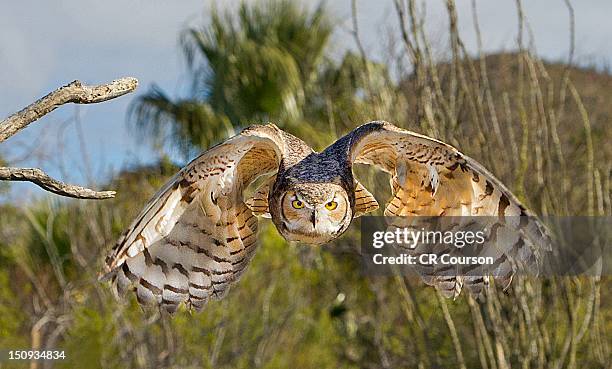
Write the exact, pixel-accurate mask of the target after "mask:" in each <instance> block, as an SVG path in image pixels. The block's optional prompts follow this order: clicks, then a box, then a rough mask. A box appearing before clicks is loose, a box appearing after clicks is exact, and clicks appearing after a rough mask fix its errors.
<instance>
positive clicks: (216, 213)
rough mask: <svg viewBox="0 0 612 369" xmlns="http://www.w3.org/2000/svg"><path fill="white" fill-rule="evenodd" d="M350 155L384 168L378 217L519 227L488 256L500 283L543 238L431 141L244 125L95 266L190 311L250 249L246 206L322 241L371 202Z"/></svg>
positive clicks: (397, 134)
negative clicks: (307, 134) (318, 139)
mask: <svg viewBox="0 0 612 369" xmlns="http://www.w3.org/2000/svg"><path fill="white" fill-rule="evenodd" d="M353 163H363V164H370V165H374V166H376V167H377V168H379V169H381V170H383V171H385V172H387V173H389V174H390V175H391V186H392V190H393V191H392V192H393V197H392V198H391V200H390V201H389V202H388V204H387V206H386V208H385V215H389V216H408V215H433V216H449V215H491V216H495V217H497V218H498V219H501V221H500V222H499V223H500V224H504V227H506V226H508V227H513V228H514V229H518V230H520V231H521V232H522V233H521V234H523V235H524V237H523V236H521V242H518V241H513V242H516V243H515V244H513V245H510V246H511V247H510V248H509V250H508V251H507V252H506V251H504V252H501V253H499V255H497V256H498V259H499V260H501V263H503V262H505V261H506V260H508V265H509V266H507V268H506V269H504V273H500V274H499V276H496V277H499V279H500V280H503V281H504V283H509V280H511V278H512V275H513V274H514V271H515V269H514V267H512V266H511V265H510V264H509V260H511V258H510V256H516V255H523V256H524V257H530V256H533V253H531V254H529V253H525V252H522V253H521V252H519V251H520V250H516V249H517V248H520V247H523V248H527V247H529V248H530V249H531V248H533V249H536V248H537V247H538V244H544V245H545V247H546V245H547V243H548V239H547V236H546V235H545V233H544V231H543V228H542V226H541V225H540V224H539V223H537V221H535V220H533V218H529V219H530V220H529V221H526V222H520V223H517V224H510V225H507V224H505V223H506V222H504V217H507V216H526V215H529V212H528V211H527V210H526V209H525V208H524V207H523V206H522V205H521V204H520V203H519V201H518V200H517V199H516V198H515V197H514V196H513V195H512V194H511V193H510V191H508V190H507V189H506V188H505V187H504V186H503V184H502V183H501V182H500V181H498V180H497V179H496V178H495V177H494V176H493V175H491V174H490V173H489V172H488V171H487V170H485V169H484V168H483V167H482V166H481V165H480V164H478V163H477V162H476V161H474V160H473V159H470V158H469V157H467V156H465V155H463V154H461V153H460V152H458V151H457V150H456V149H455V148H453V147H451V146H449V145H446V144H444V143H442V142H440V141H437V140H434V139H432V138H429V137H426V136H422V135H419V134H416V133H413V132H409V131H405V130H402V129H400V128H397V127H395V126H393V125H392V124H389V123H386V122H371V123H367V124H364V125H362V126H360V127H358V128H356V129H354V130H353V131H352V132H350V133H349V134H347V135H346V136H344V137H342V138H341V139H339V140H338V141H336V142H335V143H334V144H333V145H331V146H329V147H328V148H326V149H325V150H324V151H322V152H321V153H316V152H314V151H313V150H312V149H311V148H310V147H309V146H308V145H307V144H306V143H304V142H303V141H302V140H300V139H299V138H297V137H294V136H292V135H290V134H288V133H286V132H284V131H282V130H280V129H279V128H278V127H276V126H275V125H273V124H268V125H265V126H251V127H249V128H247V129H245V130H244V131H242V132H241V133H240V134H239V135H237V136H234V137H232V138H230V139H228V140H227V141H225V142H223V143H221V144H219V145H217V146H214V147H212V148H210V149H209V150H207V151H206V152H204V153H202V154H201V155H200V156H199V157H197V158H196V159H194V160H193V161H192V162H191V163H189V164H188V165H187V166H186V167H185V168H183V169H182V170H181V171H180V172H179V173H177V174H176V176H175V177H173V178H172V179H171V180H170V181H169V182H168V183H167V184H166V185H165V186H164V187H163V188H162V189H161V190H160V191H159V192H158V193H157V194H156V195H155V196H154V197H153V199H152V200H151V201H150V202H149V203H148V204H147V205H146V206H145V209H144V210H143V211H142V213H141V214H140V215H139V216H138V217H137V218H136V220H135V221H134V222H133V223H132V225H131V226H130V227H129V228H128V230H127V231H126V232H125V233H124V234H123V236H122V237H121V238H120V239H119V241H118V242H117V244H116V245H115V247H114V248H113V250H112V252H111V254H110V255H109V256H108V258H107V259H106V276H107V277H110V278H112V280H113V284H114V285H115V286H116V287H117V289H118V290H119V291H125V290H127V289H133V290H135V292H136V295H137V297H138V300H139V301H140V302H141V303H144V304H148V303H153V304H159V305H161V306H162V307H163V308H165V309H166V310H168V311H170V312H174V311H176V309H177V307H178V306H179V304H180V303H182V302H184V303H186V304H187V305H189V306H190V307H193V308H196V309H200V308H202V307H203V305H204V304H205V303H206V301H207V300H208V299H209V298H211V297H212V298H221V297H222V296H223V295H224V294H225V293H226V292H227V288H228V286H229V284H230V283H232V282H234V281H236V280H237V279H238V278H239V276H240V275H241V274H242V273H243V272H244V270H245V268H246V266H247V264H248V262H249V260H250V259H251V257H252V255H253V252H254V251H255V248H256V242H255V241H256V238H257V218H256V216H270V217H271V218H272V221H273V222H274V224H275V225H276V227H277V229H278V230H279V232H280V233H281V234H282V235H283V236H284V237H285V238H286V239H288V240H292V241H302V242H306V243H311V244H322V243H326V242H329V241H331V240H333V239H335V238H337V237H339V236H340V235H341V234H342V233H343V232H345V231H346V229H347V228H348V226H349V225H350V223H351V221H352V219H353V218H354V217H357V216H361V215H363V214H365V213H368V212H370V211H373V210H376V209H377V208H378V203H377V202H376V200H375V199H374V197H373V196H372V195H371V194H370V193H369V192H368V191H367V189H365V187H363V186H362V185H361V184H360V183H359V182H357V181H356V179H355V178H354V176H353V170H352V166H353ZM263 175H273V176H272V177H271V178H270V179H269V180H267V181H265V182H264V183H263V185H261V187H260V188H259V189H257V190H256V191H255V194H254V196H253V197H252V198H250V199H247V200H246V201H245V200H243V190H244V189H245V188H246V187H248V186H249V184H251V183H252V182H253V181H255V180H256V179H257V178H258V177H260V176H263ZM498 230H499V227H498V228H496V231H498ZM524 239H527V240H528V242H523V240H524ZM525 255H527V256H525ZM500 265H501V264H500ZM423 277H424V280H425V281H426V282H427V283H430V284H432V285H435V286H437V288H439V289H440V290H441V291H442V292H443V293H445V294H446V295H448V296H453V295H456V294H458V293H459V292H460V291H461V287H462V286H463V285H464V283H467V285H468V287H469V288H470V290H472V291H474V292H478V291H479V289H480V288H481V287H482V285H483V284H484V283H486V276H484V277H483V278H480V279H471V280H467V281H466V280H465V278H463V277H461V276H453V278H448V277H445V278H444V279H443V280H442V279H436V277H435V276H427V275H424V276H423Z"/></svg>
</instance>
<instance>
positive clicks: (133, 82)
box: [0, 77, 138, 142]
mask: <svg viewBox="0 0 612 369" xmlns="http://www.w3.org/2000/svg"><path fill="white" fill-rule="evenodd" d="M137 86H138V80H137V79H136V78H132V77H127V78H121V79H118V80H115V81H112V82H111V83H108V84H105V85H99V86H84V85H83V84H82V83H81V82H80V81H73V82H70V83H69V84H67V85H66V86H63V87H60V88H58V89H57V90H55V91H53V92H51V93H50V94H48V95H47V96H45V97H43V98H41V99H39V100H38V101H36V102H34V103H32V104H30V105H29V106H28V107H26V108H24V109H23V110H21V111H20V112H17V113H15V114H13V115H11V116H10V117H8V118H6V119H5V120H3V121H2V122H0V142H2V141H4V140H6V139H7V138H9V137H11V136H12V135H14V134H15V133H17V132H19V131H20V130H22V129H24V128H25V127H27V126H28V125H29V124H30V123H32V122H34V121H35V120H38V119H40V118H41V117H43V116H45V115H47V114H49V113H50V112H52V111H53V110H55V109H57V108H58V107H59V106H61V105H64V104H67V103H75V104H95V103H99V102H103V101H107V100H111V99H114V98H116V97H119V96H122V95H125V94H127V93H130V92H132V91H134V90H135V89H136V87H137Z"/></svg>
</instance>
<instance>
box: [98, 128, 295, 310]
mask: <svg viewBox="0 0 612 369" xmlns="http://www.w3.org/2000/svg"><path fill="white" fill-rule="evenodd" d="M283 145H284V141H283V135H282V131H280V130H279V129H278V128H277V127H276V126H274V125H271V124H270V125H266V126H251V127H249V128H247V129H245V130H244V131H242V133H240V134H239V135H236V136H234V137H232V138H230V139H228V140H227V141H225V142H223V143H221V144H219V145H217V146H215V147H213V148H211V149H209V150H208V151H206V152H204V153H203V154H201V155H200V156H199V157H197V158H196V159H194V160H193V161H192V162H191V163H189V164H188V165H187V166H186V167H185V168H183V169H182V170H181V171H180V172H179V173H177V174H176V175H175V176H174V177H173V178H172V179H171V180H170V181H169V182H168V183H167V184H166V185H165V186H164V187H163V188H162V189H161V190H160V191H159V192H158V193H157V194H156V195H155V196H154V197H153V199H152V200H150V201H149V203H148V204H147V205H146V207H145V208H144V210H143V211H142V212H141V213H140V215H139V216H138V217H137V218H136V220H135V221H134V222H133V223H132V224H131V226H130V227H129V228H128V229H127V231H126V232H125V233H124V234H123V235H122V236H121V238H120V239H119V241H118V242H117V244H116V245H115V247H114V248H113V250H112V252H111V254H110V255H109V256H108V257H107V258H106V265H105V269H106V270H105V272H106V275H105V276H103V277H102V278H103V279H104V278H112V280H113V284H114V285H115V286H116V287H117V289H118V290H119V291H125V290H127V289H133V290H135V292H136V294H137V298H138V301H139V302H140V303H141V304H159V305H161V306H162V307H163V308H165V309H166V310H168V311H170V312H174V311H176V309H177V308H178V305H179V304H180V303H181V302H185V303H186V304H187V305H189V306H191V307H193V308H195V309H201V308H202V307H203V305H204V304H205V303H206V301H207V300H208V299H209V298H211V297H212V298H221V297H222V296H223V295H224V293H225V292H226V291H227V288H228V285H229V284H230V283H231V282H234V281H236V280H237V279H238V277H239V276H240V275H241V273H242V272H243V271H244V270H245V268H246V266H247V263H248V262H249V260H250V259H251V257H252V256H253V252H254V250H255V247H256V238H257V219H256V217H255V216H254V215H253V213H252V211H251V210H250V209H249V208H248V207H247V206H246V205H245V203H244V201H243V196H242V191H243V189H244V188H245V187H247V186H248V185H249V184H250V183H251V182H252V181H254V180H255V179H256V178H257V177H259V176H261V175H264V174H269V173H273V172H276V171H277V170H278V166H279V162H280V160H281V157H282V153H283V152H284V148H283Z"/></svg>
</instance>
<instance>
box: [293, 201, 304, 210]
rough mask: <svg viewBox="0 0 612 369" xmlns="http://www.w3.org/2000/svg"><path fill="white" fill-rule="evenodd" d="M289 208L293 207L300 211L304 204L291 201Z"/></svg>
mask: <svg viewBox="0 0 612 369" xmlns="http://www.w3.org/2000/svg"><path fill="white" fill-rule="evenodd" d="M291 206H293V207H294V208H296V209H301V208H303V207H304V203H303V202H301V201H300V200H293V201H291Z"/></svg>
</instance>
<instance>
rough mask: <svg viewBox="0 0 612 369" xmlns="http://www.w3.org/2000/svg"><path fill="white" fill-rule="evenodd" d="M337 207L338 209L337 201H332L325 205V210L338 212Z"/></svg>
mask: <svg viewBox="0 0 612 369" xmlns="http://www.w3.org/2000/svg"><path fill="white" fill-rule="evenodd" d="M337 207H338V203H337V202H335V201H330V202H328V203H327V204H325V209H327V210H336V208H337Z"/></svg>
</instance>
